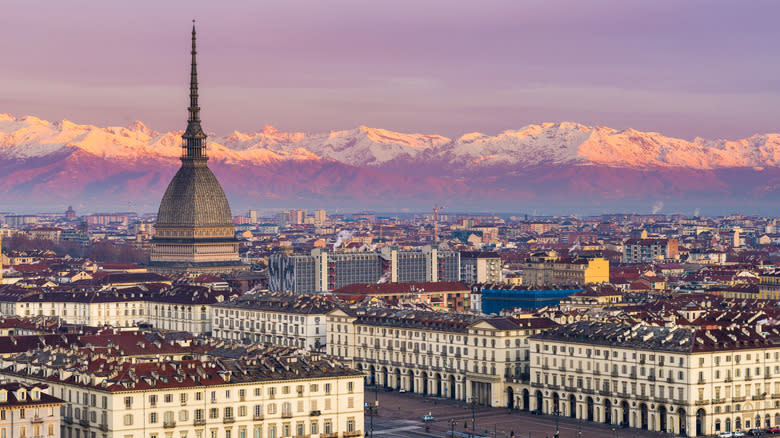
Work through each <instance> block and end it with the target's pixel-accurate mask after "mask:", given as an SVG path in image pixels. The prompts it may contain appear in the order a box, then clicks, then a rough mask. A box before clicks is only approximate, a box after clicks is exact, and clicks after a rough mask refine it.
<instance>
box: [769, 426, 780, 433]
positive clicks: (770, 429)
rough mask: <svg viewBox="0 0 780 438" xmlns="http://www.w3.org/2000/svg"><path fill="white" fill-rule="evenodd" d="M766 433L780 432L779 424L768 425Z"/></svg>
mask: <svg viewBox="0 0 780 438" xmlns="http://www.w3.org/2000/svg"><path fill="white" fill-rule="evenodd" d="M766 433H780V427H778V426H772V427H767V428H766Z"/></svg>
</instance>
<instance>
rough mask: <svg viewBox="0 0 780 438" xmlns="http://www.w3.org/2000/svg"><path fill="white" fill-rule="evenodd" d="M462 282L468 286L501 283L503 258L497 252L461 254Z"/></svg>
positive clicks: (468, 252)
mask: <svg viewBox="0 0 780 438" xmlns="http://www.w3.org/2000/svg"><path fill="white" fill-rule="evenodd" d="M460 281H461V282H463V283H466V284H473V283H500V282H501V257H500V256H499V255H498V253H495V252H477V251H463V252H461V253H460Z"/></svg>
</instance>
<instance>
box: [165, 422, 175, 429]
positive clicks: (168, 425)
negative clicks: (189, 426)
mask: <svg viewBox="0 0 780 438" xmlns="http://www.w3.org/2000/svg"><path fill="white" fill-rule="evenodd" d="M163 427H164V428H166V429H170V428H172V427H176V422H175V421H165V422H163Z"/></svg>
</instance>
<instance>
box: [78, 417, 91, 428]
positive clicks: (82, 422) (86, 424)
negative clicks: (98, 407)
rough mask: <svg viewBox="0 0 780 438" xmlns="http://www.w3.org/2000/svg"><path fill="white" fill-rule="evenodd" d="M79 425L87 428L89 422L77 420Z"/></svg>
mask: <svg viewBox="0 0 780 438" xmlns="http://www.w3.org/2000/svg"><path fill="white" fill-rule="evenodd" d="M79 424H80V425H82V426H84V427H89V420H85V419H81V420H79Z"/></svg>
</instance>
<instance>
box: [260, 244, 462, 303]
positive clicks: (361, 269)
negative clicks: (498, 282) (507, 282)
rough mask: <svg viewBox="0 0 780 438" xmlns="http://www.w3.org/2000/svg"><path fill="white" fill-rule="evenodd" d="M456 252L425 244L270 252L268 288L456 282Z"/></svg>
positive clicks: (308, 289)
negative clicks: (405, 247)
mask: <svg viewBox="0 0 780 438" xmlns="http://www.w3.org/2000/svg"><path fill="white" fill-rule="evenodd" d="M459 280H460V254H459V253H458V252H457V251H450V250H440V249H438V248H436V247H433V246H425V247H422V248H420V249H419V250H411V251H402V250H399V249H398V248H397V247H394V246H385V247H383V248H382V249H381V250H380V251H375V252H337V251H328V250H326V249H323V248H315V249H313V250H312V251H311V254H310V255H300V254H299V255H293V254H284V253H277V254H272V255H271V257H270V258H269V261H268V287H269V289H270V290H272V291H279V292H282V291H283V292H297V293H308V292H322V291H330V290H335V289H338V288H341V287H344V286H347V285H350V284H354V283H377V282H380V281H382V282H392V283H395V282H401V283H404V282H419V281H431V282H436V281H459Z"/></svg>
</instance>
